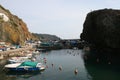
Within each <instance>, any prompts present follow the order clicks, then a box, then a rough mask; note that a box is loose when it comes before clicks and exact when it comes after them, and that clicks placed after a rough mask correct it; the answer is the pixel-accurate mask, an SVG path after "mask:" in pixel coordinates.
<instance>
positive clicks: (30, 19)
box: [0, 0, 120, 39]
mask: <svg viewBox="0 0 120 80" xmlns="http://www.w3.org/2000/svg"><path fill="white" fill-rule="evenodd" d="M0 4H1V5H2V6H3V7H4V8H6V9H8V10H9V11H10V12H11V13H12V14H14V15H17V16H18V17H19V18H21V19H22V20H23V21H24V22H25V23H26V24H27V27H28V29H29V31H30V32H32V33H42V34H52V35H56V36H58V37H60V38H62V39H78V38H80V33H82V30H83V24H84V21H85V18H86V15H87V14H88V13H89V12H91V11H93V10H99V9H105V8H108V9H109V8H112V9H120V0H0Z"/></svg>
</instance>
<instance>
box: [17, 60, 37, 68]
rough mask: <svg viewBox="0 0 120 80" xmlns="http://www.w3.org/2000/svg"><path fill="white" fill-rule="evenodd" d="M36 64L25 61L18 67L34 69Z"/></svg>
mask: <svg viewBox="0 0 120 80" xmlns="http://www.w3.org/2000/svg"><path fill="white" fill-rule="evenodd" d="M37 64H38V62H32V61H25V62H23V63H21V65H20V66H31V67H36V65H37ZM20 66H19V67H20Z"/></svg>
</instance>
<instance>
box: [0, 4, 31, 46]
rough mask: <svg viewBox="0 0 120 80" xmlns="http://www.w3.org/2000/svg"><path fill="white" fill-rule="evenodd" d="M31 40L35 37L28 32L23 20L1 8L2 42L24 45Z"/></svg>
mask: <svg viewBox="0 0 120 80" xmlns="http://www.w3.org/2000/svg"><path fill="white" fill-rule="evenodd" d="M30 38H33V35H32V34H31V33H30V32H29V31H28V28H27V25H26V24H25V23H24V22H23V21H22V19H20V18H18V17H17V16H15V15H13V14H11V13H10V12H9V10H7V9H5V8H3V7H2V6H0V41H5V42H10V43H13V44H23V43H24V41H25V40H26V39H30Z"/></svg>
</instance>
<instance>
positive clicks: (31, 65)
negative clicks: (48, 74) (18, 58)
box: [4, 61, 45, 71]
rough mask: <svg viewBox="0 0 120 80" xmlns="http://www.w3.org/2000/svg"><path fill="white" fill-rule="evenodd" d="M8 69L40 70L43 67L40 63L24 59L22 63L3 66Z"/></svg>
mask: <svg viewBox="0 0 120 80" xmlns="http://www.w3.org/2000/svg"><path fill="white" fill-rule="evenodd" d="M4 68H5V69H8V70H10V71H41V70H44V69H45V66H44V65H43V64H42V63H38V62H32V61H25V62H22V63H13V64H7V65H5V67H4Z"/></svg>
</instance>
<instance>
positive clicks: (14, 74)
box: [6, 71, 41, 79]
mask: <svg viewBox="0 0 120 80" xmlns="http://www.w3.org/2000/svg"><path fill="white" fill-rule="evenodd" d="M40 74H41V72H29V73H28V72H14V71H8V72H6V76H7V77H9V78H10V77H12V78H24V79H27V78H30V77H32V76H36V75H40Z"/></svg>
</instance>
